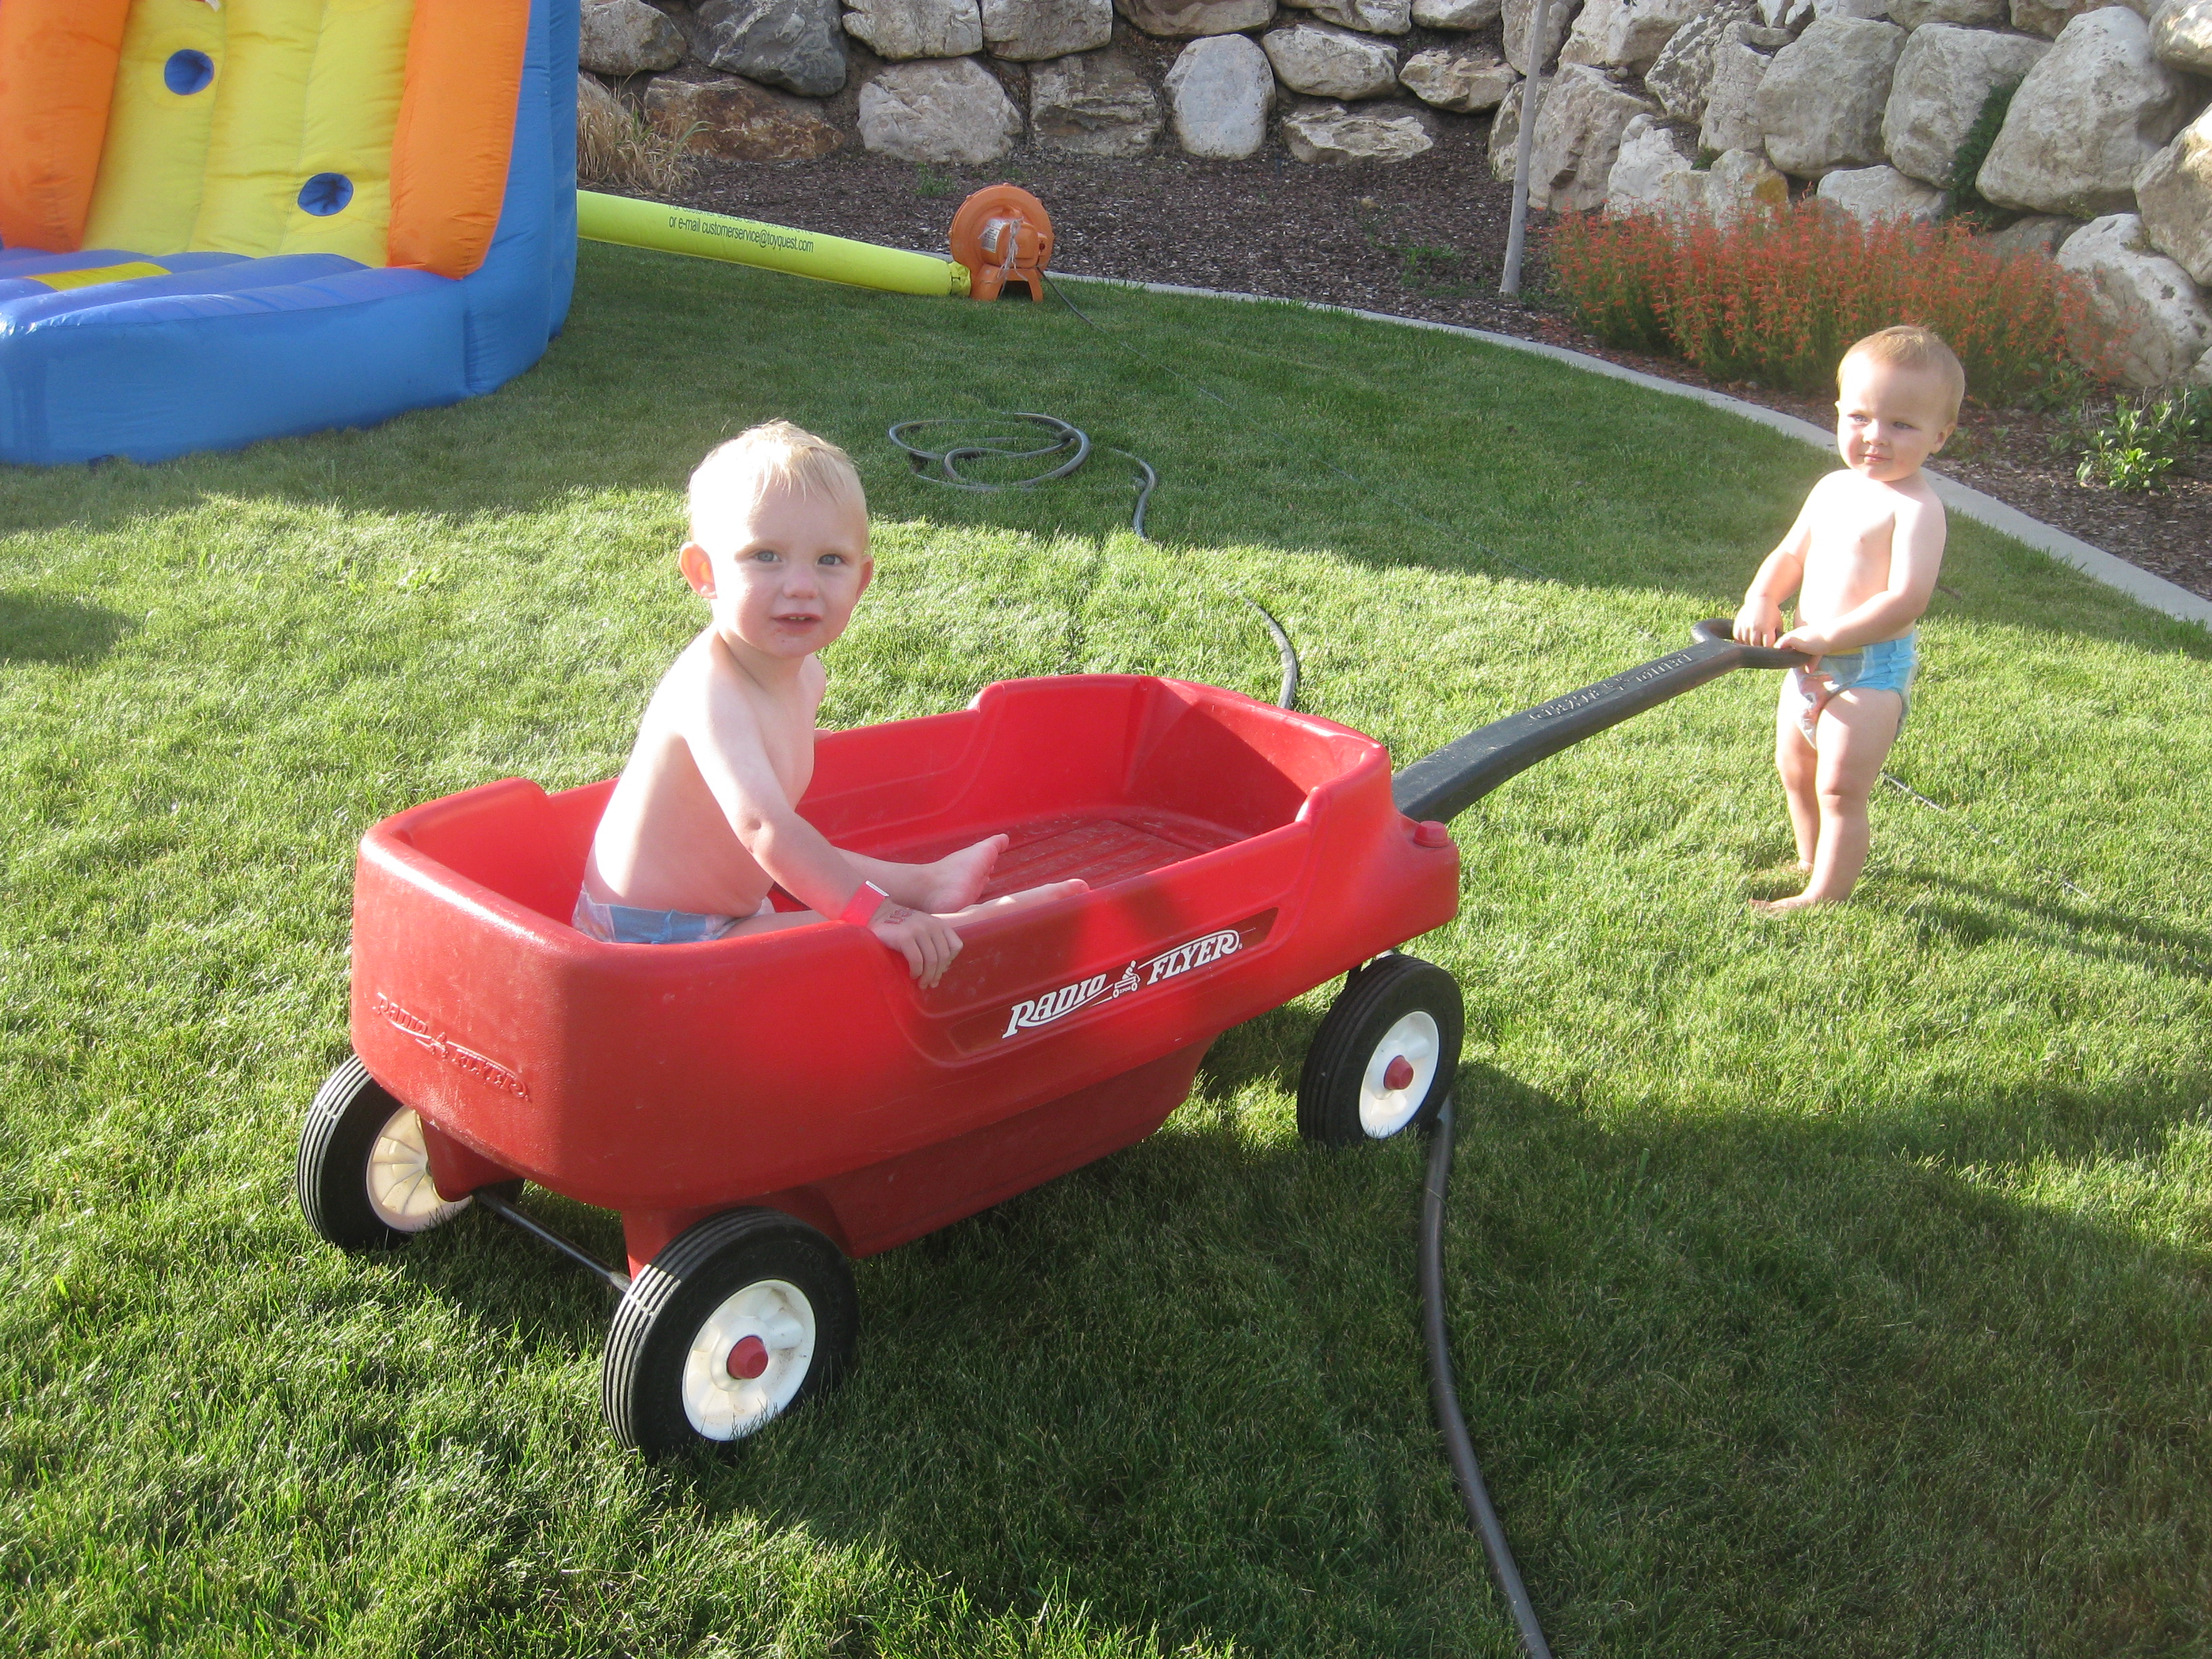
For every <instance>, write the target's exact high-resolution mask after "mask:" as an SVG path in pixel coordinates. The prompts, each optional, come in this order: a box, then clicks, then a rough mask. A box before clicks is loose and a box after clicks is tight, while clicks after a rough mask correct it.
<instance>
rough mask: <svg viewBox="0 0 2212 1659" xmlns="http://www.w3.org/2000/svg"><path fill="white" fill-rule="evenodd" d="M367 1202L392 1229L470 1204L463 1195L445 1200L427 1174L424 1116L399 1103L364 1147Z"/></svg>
mask: <svg viewBox="0 0 2212 1659" xmlns="http://www.w3.org/2000/svg"><path fill="white" fill-rule="evenodd" d="M368 1207H369V1208H370V1209H372V1210H374V1211H375V1212H376V1218H377V1219H378V1220H379V1221H381V1222H382V1223H383V1224H384V1225H386V1226H387V1227H389V1228H391V1229H392V1231H394V1232H396V1233H419V1232H421V1231H423V1230H424V1229H426V1228H429V1227H435V1226H436V1225H438V1224H439V1223H440V1222H441V1221H444V1220H447V1219H448V1218H451V1217H453V1216H455V1215H458V1214H459V1213H460V1212H462V1211H463V1210H465V1209H467V1208H468V1207H469V1201H468V1200H466V1199H465V1198H460V1199H444V1198H441V1197H439V1196H438V1188H437V1187H436V1185H435V1183H434V1182H432V1181H431V1179H430V1149H429V1148H428V1146H424V1145H423V1143H422V1119H421V1118H419V1117H417V1116H416V1115H415V1109H414V1108H413V1107H411V1106H402V1107H401V1108H400V1109H398V1111H396V1112H394V1113H393V1114H392V1115H391V1116H390V1117H388V1118H386V1119H385V1120H384V1127H382V1128H381V1129H379V1130H378V1131H377V1132H376V1144H375V1145H374V1146H371V1147H370V1148H369V1149H368Z"/></svg>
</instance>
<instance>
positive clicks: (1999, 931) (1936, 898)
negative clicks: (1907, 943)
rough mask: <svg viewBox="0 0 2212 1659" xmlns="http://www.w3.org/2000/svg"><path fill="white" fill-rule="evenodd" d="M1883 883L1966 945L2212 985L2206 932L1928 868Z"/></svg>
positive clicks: (1897, 873)
mask: <svg viewBox="0 0 2212 1659" xmlns="http://www.w3.org/2000/svg"><path fill="white" fill-rule="evenodd" d="M1883 879H1884V881H1885V882H1886V883H1887V884H1888V885H1889V886H1891V887H1893V888H1894V889H1896V890H1899V892H1900V893H1903V892H1905V891H1908V890H1911V889H1915V888H1917V889H1919V890H1921V892H1922V893H1923V894H1924V895H1926V896H1925V897H1924V898H1921V899H1917V900H1915V901H1912V905H1911V908H1912V914H1913V915H1915V916H1916V917H1917V918H1920V919H1921V920H1922V923H1923V926H1928V927H1935V928H1937V929H1939V930H1941V931H1942V932H1944V933H1949V934H1951V935H1953V936H1954V937H1956V938H1959V939H1964V940H1966V941H1967V942H1969V943H1971V944H1981V943H1983V942H1984V941H1986V940H1990V939H2019V940H2021V941H2022V942H2024V943H2027V944H2029V945H2036V946H2040V947H2042V948H2043V949H2045V950H2058V951H2070V952H2072V953H2073V954H2075V955H2076V956H2084V957H2096V958H2098V959H2099V960H2101V961H2106V962H2123V963H2129V964H2130V965H2132V966H2135V967H2137V968H2141V969H2146V970H2148V971H2150V972H2154V973H2169V974H2174V975H2180V976H2182V977H2185V978H2188V979H2193V980H2197V981H2200V982H2202V981H2212V933H2206V932H2203V931H2201V930H2197V929H2192V928H2187V927H2174V926H2172V925H2170V924H2166V923H2160V922H2157V921H2147V920H2146V919H2144V918H2143V917H2142V916H2139V915H2130V914H2129V913H2128V912H2126V911H2122V910H2114V909H2111V908H2106V906H2103V905H2100V904H2096V903H2093V902H2089V901H2087V900H2072V899H2067V898H2061V897H2057V896H2053V897H2050V898H2044V897H2039V896H2037V895H2036V893H2035V891H2034V890H2033V889H2032V888H2028V887H2026V886H2022V887H1994V886H1991V885H1990V884H1988V883H1987V882H1979V881H1968V880H1965V879H1963V878H1960V877H1956V876H1949V875H1945V874H1943V873H1942V872H1940V871H1936V870H1932V869H1926V868H1914V869H1895V870H1891V871H1888V872H1885V873H1884V877H1883Z"/></svg>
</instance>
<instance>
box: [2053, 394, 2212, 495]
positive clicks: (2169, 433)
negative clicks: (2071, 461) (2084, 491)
mask: <svg viewBox="0 0 2212 1659" xmlns="http://www.w3.org/2000/svg"><path fill="white" fill-rule="evenodd" d="M2208 433H2212V391H2207V390H2206V389H2205V388H2204V387H2203V386H2189V387H2185V388H2184V389H2183V390H2181V391H2179V392H2167V393H2166V394H2165V395H2164V396H2162V397H2160V398H2158V399H2157V400H2156V401H2155V402H2153V401H2152V400H2151V399H2150V398H2148V395H2146V396H2145V397H2142V398H2137V399H2136V400H2134V401H2132V402H2131V401H2130V400H2129V399H2128V398H2113V399H2112V419H2111V420H2110V421H2108V422H2105V423H2103V424H2102V425H2100V426H2099V427H2098V428H2097V429H2096V431H2095V432H2094V433H2093V434H2092V435H2091V436H2090V439H2089V445H2088V447H2087V448H2086V449H2085V450H2083V451H2082V452H2081V465H2080V466H2079V467H2077V468H2076V469H2075V477H2077V478H2079V479H2080V480H2081V482H2082V483H2085V484H2102V485H2104V486H2105V487H2106V489H2125V490H2136V489H2165V488H2166V473H2167V472H2169V471H2172V467H2173V464H2174V462H2176V461H2177V460H2179V459H2181V452H2182V449H2183V447H2184V446H2185V445H2188V444H2191V443H2202V442H2203V441H2204V439H2205V437H2206V435H2208Z"/></svg>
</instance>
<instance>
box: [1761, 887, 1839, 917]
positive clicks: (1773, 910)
mask: <svg viewBox="0 0 2212 1659" xmlns="http://www.w3.org/2000/svg"><path fill="white" fill-rule="evenodd" d="M1841 902H1843V901H1842V900H1840V899H1820V898H1814V896H1812V895H1811V894H1809V893H1799V894H1797V895H1796V896H1795V897H1792V898H1781V899H1753V900H1752V902H1751V908H1752V911H1753V914H1754V915H1762V916H1784V915H1789V914H1790V912H1791V911H1792V910H1810V909H1811V908H1814V906H1815V905H1820V904H1840V903H1841Z"/></svg>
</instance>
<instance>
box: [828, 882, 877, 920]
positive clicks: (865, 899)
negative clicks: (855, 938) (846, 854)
mask: <svg viewBox="0 0 2212 1659" xmlns="http://www.w3.org/2000/svg"><path fill="white" fill-rule="evenodd" d="M889 902H890V894H889V893H886V892H885V891H884V890H883V889H882V888H880V887H878V886H877V885H876V884H875V883H873V882H872V881H864V882H862V883H861V884H860V885H859V886H858V887H855V888H854V890H853V896H852V897H850V898H848V899H847V900H846V901H845V908H843V909H842V910H841V911H840V912H838V915H837V920H838V921H852V922H858V923H859V924H860V926H861V927H866V926H867V925H868V924H869V923H870V922H872V921H874V920H875V919H876V912H877V911H878V910H880V909H882V908H884V905H886V904H888V903H889Z"/></svg>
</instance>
